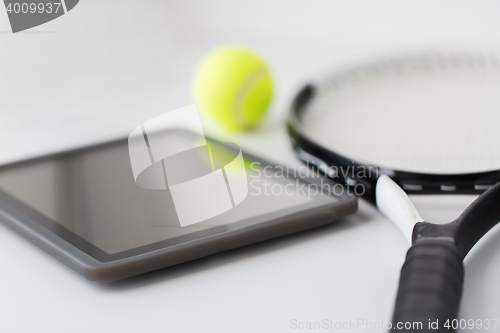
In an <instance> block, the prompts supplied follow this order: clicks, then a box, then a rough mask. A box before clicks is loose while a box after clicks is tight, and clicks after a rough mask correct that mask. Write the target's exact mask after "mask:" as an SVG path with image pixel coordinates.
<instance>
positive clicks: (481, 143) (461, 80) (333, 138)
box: [300, 54, 500, 173]
mask: <svg viewBox="0 0 500 333" xmlns="http://www.w3.org/2000/svg"><path fill="white" fill-rule="evenodd" d="M300 121H301V122H302V124H303V127H304V128H305V129H306V130H307V133H308V135H310V136H311V137H312V138H313V139H314V140H316V141H318V142H320V143H321V144H322V145H325V146H327V148H329V149H331V150H333V151H335V152H338V153H340V154H341V155H344V156H349V157H351V158H352V159H353V160H355V161H358V162H364V163H368V164H375V165H380V166H383V167H388V168H395V169H399V170H411V171H417V172H428V173H467V172H478V171H486V170H493V169H498V168H499V167H500V156H499V155H500V153H499V151H498V148H497V147H498V143H499V141H498V140H499V135H498V131H497V124H498V123H499V122H500V67H499V60H498V58H497V57H496V56H494V55H484V56H482V55H479V54H474V55H470V54H469V55H462V56H457V55H448V56H443V55H434V56H426V57H415V58H410V59H405V60H391V61H387V62H382V63H377V64H375V65H368V66H365V67H361V68H358V69H355V70H348V71H345V72H343V73H341V74H340V75H336V76H334V77H333V78H332V79H329V80H326V81H325V82H324V83H323V84H321V85H320V86H319V89H318V90H317V92H316V95H315V96H314V98H312V99H311V100H310V101H309V102H308V103H306V105H305V107H304V109H303V111H302V114H301V117H300Z"/></svg>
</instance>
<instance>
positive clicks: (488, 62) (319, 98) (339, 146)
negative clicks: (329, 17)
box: [288, 53, 500, 332]
mask: <svg viewBox="0 0 500 333" xmlns="http://www.w3.org/2000/svg"><path fill="white" fill-rule="evenodd" d="M499 123H500V61H499V59H498V58H497V57H496V56H494V55H490V54H457V53H453V54H451V53H450V54H429V55H422V56H414V57H406V58H396V59H391V60H387V61H379V62H376V63H372V64H368V65H365V66H360V67H356V68H353V69H350V70H346V71H343V72H339V73H337V74H335V75H332V76H329V77H327V78H325V79H322V80H319V81H318V82H316V83H312V84H309V85H307V86H305V87H304V88H303V89H302V90H301V91H300V92H299V93H298V94H297V96H296V98H295V99H294V101H293V103H292V106H291V112H290V118H289V122H288V129H289V134H290V137H291V140H292V144H293V147H294V151H295V154H296V155H297V156H298V157H299V158H300V159H301V160H303V161H304V162H306V163H307V164H308V165H310V166H313V167H315V168H316V169H319V170H320V171H321V172H322V173H324V174H325V175H327V176H328V177H331V178H333V179H337V180H341V181H343V182H344V183H345V184H347V186H348V188H351V189H352V191H353V192H355V193H356V194H358V195H359V196H361V197H363V198H365V199H366V200H368V201H370V202H371V203H373V204H375V205H376V207H377V208H378V209H379V211H380V212H382V213H383V214H384V215H386V216H387V217H388V218H389V219H390V220H392V221H393V222H394V223H395V224H396V225H397V226H398V227H399V228H400V229H401V231H402V232H403V234H404V235H405V236H406V237H407V239H408V240H409V241H410V243H411V244H412V246H411V247H410V249H409V251H408V253H407V255H406V261H405V264H404V266H403V268H402V270H401V276H400V282H399V289H398V293H397V299H396V305H395V310H394V315H393V321H392V330H397V329H398V328H402V329H405V328H406V329H407V331H412V330H413V329H415V332H426V331H427V330H428V327H427V326H428V323H429V321H431V322H435V321H436V320H438V323H439V329H438V330H436V329H429V330H428V331H429V332H441V331H444V332H450V331H453V327H452V326H451V325H450V320H453V319H456V318H457V313H458V309H459V304H460V298H461V294H462V284H463V277H464V269H463V264H462V261H463V259H464V257H465V256H466V255H467V253H468V252H469V250H470V249H471V248H472V247H473V246H474V244H475V243H476V242H477V241H478V240H479V239H480V238H481V237H482V236H483V235H484V234H485V233H486V232H488V230H490V229H491V228H492V227H493V226H494V225H495V224H496V223H497V222H498V221H500V183H499V184H497V185H495V184H496V183H497V182H499V181H500V131H499V130H498V124H499ZM407 194H478V195H480V196H479V197H478V198H477V199H476V200H475V201H474V202H473V203H472V204H471V205H470V206H469V207H468V208H467V209H465V211H464V212H463V213H462V214H461V215H460V217H458V218H457V219H456V220H455V221H453V222H450V223H448V224H433V223H429V222H425V221H424V220H423V219H422V218H421V217H420V215H419V213H418V211H417V209H416V208H415V206H414V205H413V203H412V201H411V200H410V199H409V197H408V195H407ZM415 322H422V323H423V325H422V327H417V328H415V327H413V326H412V327H409V326H408V325H407V326H404V324H405V323H415ZM397 323H402V324H403V325H402V326H401V325H399V327H397V325H396V324H397ZM446 323H448V327H446V328H445V327H444V325H445V324H446ZM410 326H411V325H410Z"/></svg>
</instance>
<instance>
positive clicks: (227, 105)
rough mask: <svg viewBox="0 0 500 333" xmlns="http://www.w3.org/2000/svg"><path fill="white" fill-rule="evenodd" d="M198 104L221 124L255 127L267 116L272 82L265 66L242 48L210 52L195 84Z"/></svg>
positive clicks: (236, 127) (237, 128)
mask: <svg viewBox="0 0 500 333" xmlns="http://www.w3.org/2000/svg"><path fill="white" fill-rule="evenodd" d="M194 94H195V100H196V104H197V105H198V106H199V107H200V109H201V110H202V112H204V113H205V114H207V115H208V116H210V117H212V118H213V119H214V120H216V121H217V122H218V123H219V124H220V125H222V126H223V127H225V128H228V129H230V130H234V131H243V130H246V129H250V128H253V127H255V126H256V125H257V124H258V123H259V122H260V121H261V120H262V118H263V116H264V115H265V113H266V109H267V106H268V105H269V102H270V101H271V97H272V94H273V82H272V79H271V76H270V75H269V70H268V68H267V66H266V63H265V62H264V61H263V60H262V59H261V58H260V57H259V56H258V55H256V54H255V53H253V52H252V51H250V50H248V49H245V48H243V47H234V46H226V47H222V48H219V49H216V50H214V51H212V52H211V53H209V54H208V55H207V56H206V57H205V58H204V59H203V60H202V62H201V64H200V66H199V69H198V71H197V74H196V77H195V81H194Z"/></svg>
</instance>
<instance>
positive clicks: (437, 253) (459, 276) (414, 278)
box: [391, 238, 464, 333]
mask: <svg viewBox="0 0 500 333" xmlns="http://www.w3.org/2000/svg"><path fill="white" fill-rule="evenodd" d="M463 278H464V269H463V264H462V258H461V257H460V255H459V254H458V251H457V249H456V247H455V244H454V242H453V241H451V240H446V239H443V238H441V239H436V238H431V239H429V238H428V239H421V240H419V241H417V242H416V243H415V244H414V245H413V246H412V247H411V248H410V249H409V250H408V253H407V255H406V262H405V264H404V265H403V268H402V269H401V277H400V281H399V290H398V296H397V299H396V308H395V309H394V316H393V321H392V329H391V332H399V331H404V332H419V333H422V332H453V331H454V330H453V329H451V327H452V320H453V319H456V318H457V313H458V307H459V304H460V298H461V296H462V284H463ZM447 320H448V324H449V325H450V326H449V327H448V328H450V329H448V328H445V327H444V325H445V324H446V321H447ZM436 322H437V324H436ZM398 323H402V326H401V324H399V327H398ZM408 323H411V324H408ZM418 323H422V325H421V326H420V327H418ZM405 325H406V328H405ZM436 325H437V327H438V329H436ZM410 326H411V327H410ZM409 327H410V328H409Z"/></svg>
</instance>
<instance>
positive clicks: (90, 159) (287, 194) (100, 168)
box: [0, 135, 336, 255]
mask: <svg viewBox="0 0 500 333" xmlns="http://www.w3.org/2000/svg"><path fill="white" fill-rule="evenodd" d="M186 139H189V140H191V139H193V138H190V137H189V136H185V135H179V138H178V140H177V141H176V142H179V144H182V140H186ZM228 149H229V148H228ZM244 156H245V154H244ZM198 163H206V161H204V160H201V159H200V161H199V162H198ZM245 166H246V170H247V181H248V195H247V196H246V198H245V199H244V200H243V201H242V202H241V203H240V204H238V205H237V206H235V207H234V208H232V209H230V210H228V211H226V212H224V213H222V214H220V215H217V216H214V217H212V218H209V219H207V220H204V221H202V222H199V223H195V224H192V225H188V226H184V227H181V225H180V223H179V219H178V216H177V213H176V209H175V207H174V203H173V200H172V194H171V192H170V191H169V189H168V188H167V189H165V190H151V189H144V188H141V187H139V186H137V184H136V183H135V181H134V177H133V174H132V169H131V165H130V158H129V151H128V146H127V142H126V140H124V141H121V142H116V143H112V144H107V145H102V146H98V147H94V148H88V149H83V150H78V151H74V152H69V153H64V154H60V155H56V156H53V157H48V158H42V159H38V160H34V161H32V162H24V163H20V164H16V165H12V166H7V167H3V168H0V189H1V190H3V191H5V192H7V193H8V194H10V195H11V196H13V197H14V198H16V199H18V200H19V201H21V202H23V203H24V204H26V205H28V206H30V207H32V208H33V209H34V210H36V211H37V212H39V213H41V214H42V215H43V216H45V217H47V218H48V219H49V220H51V221H54V222H55V223H57V224H58V225H59V226H62V227H64V228H63V229H67V230H69V231H70V232H71V233H73V234H76V235H78V236H79V237H81V238H82V239H84V240H85V241H86V242H88V243H91V244H92V245H93V246H95V247H97V248H99V249H100V250H102V251H104V252H105V253H107V254H110V255H112V254H116V253H119V252H123V251H127V250H131V249H134V248H139V247H141V246H146V245H148V244H153V243H157V242H162V241H170V242H171V244H175V243H178V242H182V241H186V240H189V239H193V238H196V237H202V236H204V235H207V234H213V233H217V232H223V231H225V230H227V228H228V227H229V226H231V225H232V224H235V223H241V222H243V221H247V220H249V219H250V218H253V217H256V216H264V215H266V214H280V213H283V212H284V211H287V212H288V213H290V212H293V211H294V210H299V209H301V207H302V206H303V205H306V206H308V205H310V204H311V202H315V203H316V202H317V203H318V204H320V203H321V202H331V201H332V200H336V199H335V198H334V197H332V196H325V195H317V193H316V192H314V193H312V191H308V189H307V187H305V188H304V185H303V184H302V183H301V182H298V181H297V180H296V179H291V178H288V177H287V176H288V174H287V170H281V171H280V172H279V174H278V173H276V170H274V171H273V170H272V169H270V168H269V167H267V168H266V167H265V166H263V165H262V164H261V163H260V162H257V161H253V160H252V159H250V158H248V157H247V156H245ZM264 169H265V170H264ZM289 170H290V169H288V172H289ZM287 185H288V186H287ZM301 186H302V187H301ZM192 209H197V207H196V206H193V207H192ZM84 243H85V242H84ZM80 247H85V246H84V244H83V245H80ZM83 250H85V248H84V249H83ZM87 252H88V251H87Z"/></svg>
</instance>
